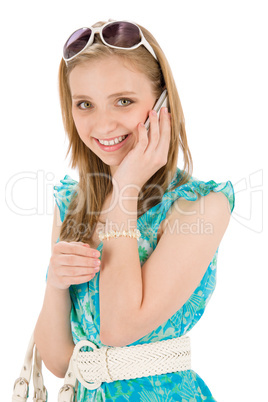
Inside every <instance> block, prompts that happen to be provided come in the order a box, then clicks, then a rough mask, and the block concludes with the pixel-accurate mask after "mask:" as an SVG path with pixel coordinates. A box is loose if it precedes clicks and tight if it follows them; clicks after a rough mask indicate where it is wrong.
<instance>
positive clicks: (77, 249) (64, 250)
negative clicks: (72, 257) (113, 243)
mask: <svg viewBox="0 0 268 402" xmlns="http://www.w3.org/2000/svg"><path fill="white" fill-rule="evenodd" d="M55 251H56V252H57V253H59V254H77V255H81V256H85V257H97V258H98V257H99V256H100V252H99V250H96V249H94V248H91V247H85V246H84V245H83V244H81V242H80V243H78V242H65V241H60V242H59V243H57V244H55Z"/></svg>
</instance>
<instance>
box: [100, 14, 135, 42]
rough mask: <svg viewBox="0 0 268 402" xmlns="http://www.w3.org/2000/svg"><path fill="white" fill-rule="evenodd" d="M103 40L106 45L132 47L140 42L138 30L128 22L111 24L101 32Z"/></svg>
mask: <svg viewBox="0 0 268 402" xmlns="http://www.w3.org/2000/svg"><path fill="white" fill-rule="evenodd" d="M102 36H103V39H104V40H105V42H106V43H108V45H112V46H118V47H124V48H128V47H132V46H134V45H137V44H138V43H140V41H141V37H140V31H139V28H138V27H137V26H136V25H134V24H131V23H130V22H123V21H121V22H120V21H119V22H112V23H111V24H109V25H107V26H106V27H105V28H104V29H103V31H102Z"/></svg>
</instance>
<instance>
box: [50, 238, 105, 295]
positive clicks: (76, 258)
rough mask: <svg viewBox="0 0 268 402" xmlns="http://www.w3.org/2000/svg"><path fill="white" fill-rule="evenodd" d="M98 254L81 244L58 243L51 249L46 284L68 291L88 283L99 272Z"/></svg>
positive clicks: (96, 251)
mask: <svg viewBox="0 0 268 402" xmlns="http://www.w3.org/2000/svg"><path fill="white" fill-rule="evenodd" d="M99 257H100V252H99V251H98V250H96V249H94V248H91V247H90V246H89V245H88V244H86V243H83V242H74V241H73V242H66V241H60V242H58V243H56V244H55V245H54V247H53V251H52V255H51V258H50V264H49V269H48V277H47V284H49V285H50V286H53V287H54V288H57V289H62V290H64V289H68V288H69V287H70V286H71V285H79V284H81V283H85V282H88V281H90V280H91V279H92V278H94V276H95V275H96V273H97V272H98V271H99V270H100V260H99Z"/></svg>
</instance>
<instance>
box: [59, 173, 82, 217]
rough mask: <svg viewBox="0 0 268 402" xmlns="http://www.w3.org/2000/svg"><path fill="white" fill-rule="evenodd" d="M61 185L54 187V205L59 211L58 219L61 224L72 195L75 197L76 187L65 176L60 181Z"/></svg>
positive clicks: (75, 182) (68, 177)
mask: <svg viewBox="0 0 268 402" xmlns="http://www.w3.org/2000/svg"><path fill="white" fill-rule="evenodd" d="M60 182H61V185H57V186H54V187H53V189H54V194H53V195H54V197H55V201H56V204H57V205H58V207H59V210H60V219H61V221H62V222H63V221H64V218H65V215H66V211H67V209H68V207H69V205H70V202H71V200H72V197H73V195H74V194H76V195H77V192H76V190H75V189H76V186H77V184H78V182H77V181H75V180H73V179H72V178H71V177H70V176H68V175H66V176H65V177H64V179H63V180H60Z"/></svg>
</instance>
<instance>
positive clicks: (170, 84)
mask: <svg viewBox="0 0 268 402" xmlns="http://www.w3.org/2000/svg"><path fill="white" fill-rule="evenodd" d="M103 24H104V22H99V23H97V24H95V25H94V26H95V27H97V26H101V25H103ZM140 28H141V30H142V32H143V34H144V36H145V38H146V39H147V41H148V42H149V43H150V45H151V46H152V48H153V50H154V52H155V54H156V56H157V59H158V62H157V61H156V60H155V58H154V57H153V56H152V55H150V53H149V52H148V50H147V49H145V48H144V47H143V46H140V47H138V48H137V49H135V50H123V49H114V48H110V47H108V46H105V45H104V44H103V43H102V42H101V40H100V38H99V37H98V35H96V36H95V38H94V43H93V44H92V45H91V46H90V47H88V48H87V49H85V51H83V52H82V53H80V54H79V55H78V56H76V57H75V58H74V59H72V60H70V61H69V62H68V63H67V65H66V63H65V61H64V60H63V59H62V61H61V63H60V68H59V93H60V103H61V110H62V118H63V124H64V128H65V131H66V133H67V135H68V138H69V147H68V150H67V154H66V157H67V156H68V154H69V153H70V152H71V167H72V168H78V171H79V183H78V186H77V191H76V193H75V194H74V196H73V198H72V200H71V203H70V205H69V207H68V211H67V213H66V216H65V219H64V222H63V223H62V226H61V232H60V240H65V241H82V242H85V243H89V242H90V239H91V237H92V235H93V232H94V229H95V227H96V224H97V223H98V218H99V215H100V212H101V210H102V207H103V203H104V201H105V199H106V197H107V195H108V194H109V193H110V192H111V190H112V177H111V172H110V167H109V166H108V165H106V164H105V163H104V162H102V160H101V159H100V158H99V157H98V156H97V155H95V154H94V153H93V152H92V151H91V150H90V149H89V148H88V147H87V146H86V145H85V144H84V142H83V141H82V140H81V139H80V137H79V135H78V132H77V130H76V127H75V124H74V121H73V117H72V99H71V93H70V88H69V80H68V79H69V74H70V72H71V71H72V70H73V68H74V67H75V66H77V65H78V64H81V63H85V62H88V61H90V60H96V59H104V58H105V57H109V56H114V55H116V56H118V57H121V58H123V59H124V60H125V61H126V62H127V63H130V64H132V65H133V66H134V67H135V68H137V69H138V70H140V71H142V72H143V73H144V74H145V75H146V76H147V78H148V79H149V80H150V81H151V83H152V84H153V90H154V92H155V95H156V97H159V96H160V94H161V92H162V91H163V89H164V88H166V89H167V91H168V95H169V108H170V113H171V140H170V147H169V151H168V161H167V164H166V165H165V166H163V167H162V168H160V169H159V170H158V171H157V172H156V173H155V174H154V175H153V176H152V177H151V178H150V179H149V180H148V181H147V182H146V183H145V184H144V186H143V187H142V189H141V191H140V194H139V200H138V217H139V216H141V215H142V214H143V213H145V212H146V211H147V210H148V209H150V208H152V207H153V206H154V205H156V204H157V203H159V202H160V201H161V198H162V196H163V194H164V192H165V191H166V189H167V187H168V185H169V183H170V180H171V178H172V177H173V176H174V174H175V173H176V169H177V161H178V152H179V149H181V150H182V153H183V160H184V167H183V169H182V174H181V180H180V182H179V183H178V184H177V185H176V186H175V187H177V186H179V185H182V184H184V183H186V182H187V181H188V180H189V178H190V176H191V174H192V166H193V162H192V157H191V153H190V150H189V147H188V143H187V137H186V131H185V121H184V115H183V110H182V106H181V102H180V98H179V95H178V91H177V88H176V85H175V82H174V78H173V75H172V72H171V69H170V67H169V64H168V62H167V60H166V57H165V55H164V53H163V51H162V50H161V48H160V46H159V45H158V43H157V41H156V40H155V38H154V37H153V36H152V35H151V33H150V32H149V31H147V30H146V29H145V28H143V27H141V26H140ZM96 172H97V174H96ZM70 221H72V222H71V223H72V224H71V225H70ZM82 227H83V228H84V230H81V229H80V230H78V228H82ZM70 228H71V229H70Z"/></svg>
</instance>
